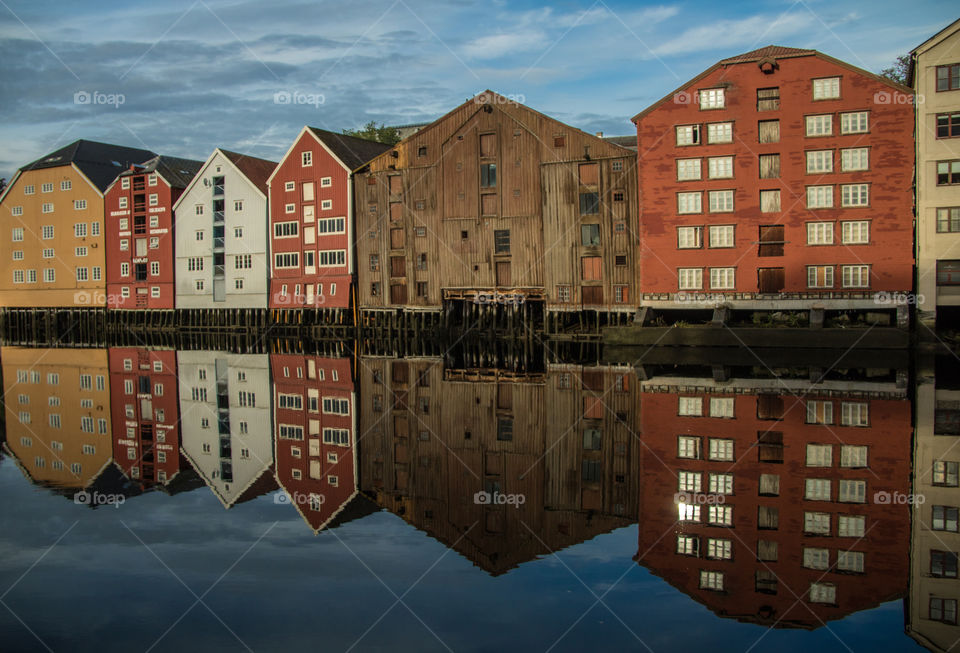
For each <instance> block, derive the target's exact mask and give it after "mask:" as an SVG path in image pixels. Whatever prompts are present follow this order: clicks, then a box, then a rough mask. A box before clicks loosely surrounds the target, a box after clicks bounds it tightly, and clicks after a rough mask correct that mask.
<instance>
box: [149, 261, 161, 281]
mask: <svg viewBox="0 0 960 653" xmlns="http://www.w3.org/2000/svg"><path fill="white" fill-rule="evenodd" d="M150 276H152V277H158V276H160V261H150Z"/></svg>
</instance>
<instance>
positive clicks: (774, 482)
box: [760, 474, 780, 497]
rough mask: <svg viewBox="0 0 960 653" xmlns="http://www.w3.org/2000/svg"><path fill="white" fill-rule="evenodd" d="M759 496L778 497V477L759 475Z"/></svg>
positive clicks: (775, 475) (776, 475) (777, 475)
mask: <svg viewBox="0 0 960 653" xmlns="http://www.w3.org/2000/svg"><path fill="white" fill-rule="evenodd" d="M760 494H761V495H762V496H774V497H778V496H780V475H779V474H760Z"/></svg>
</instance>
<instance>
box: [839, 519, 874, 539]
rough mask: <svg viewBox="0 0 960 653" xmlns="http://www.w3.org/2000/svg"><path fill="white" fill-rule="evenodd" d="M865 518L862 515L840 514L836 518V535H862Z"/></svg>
mask: <svg viewBox="0 0 960 653" xmlns="http://www.w3.org/2000/svg"><path fill="white" fill-rule="evenodd" d="M866 522H867V518H866V517H863V516H862V515H840V516H839V517H838V518H837V535H839V536H840V537H863V534H864V532H865V527H866Z"/></svg>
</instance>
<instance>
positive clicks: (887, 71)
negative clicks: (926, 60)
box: [880, 54, 910, 85]
mask: <svg viewBox="0 0 960 653" xmlns="http://www.w3.org/2000/svg"><path fill="white" fill-rule="evenodd" d="M909 73H910V55H909V54H901V55H900V56H899V57H897V60H896V61H895V62H894V63H893V65H892V66H890V67H889V68H884V69H883V70H881V71H880V76H881V77H886V78H887V79H889V80H892V81H894V82H897V83H898V84H904V85H905V84H906V83H907V76H908V75H909Z"/></svg>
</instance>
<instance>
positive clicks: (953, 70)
mask: <svg viewBox="0 0 960 653" xmlns="http://www.w3.org/2000/svg"><path fill="white" fill-rule="evenodd" d="M958 88H960V63H954V64H949V65H946V66H937V91H938V92H939V91H955V90H957V89H958Z"/></svg>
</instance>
